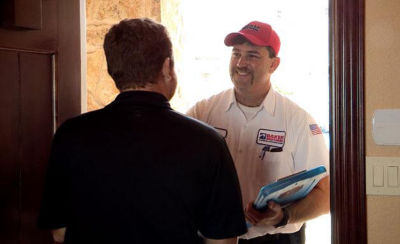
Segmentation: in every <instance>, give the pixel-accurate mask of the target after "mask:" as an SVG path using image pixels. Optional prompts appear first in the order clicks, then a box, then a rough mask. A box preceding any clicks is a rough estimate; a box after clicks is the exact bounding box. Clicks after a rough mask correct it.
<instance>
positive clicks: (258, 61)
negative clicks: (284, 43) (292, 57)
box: [230, 42, 279, 94]
mask: <svg viewBox="0 0 400 244" xmlns="http://www.w3.org/2000/svg"><path fill="white" fill-rule="evenodd" d="M278 65H279V58H277V57H274V58H271V57H270V55H269V51H268V49H267V48H266V47H260V46H254V45H252V44H250V43H248V42H244V43H242V44H237V45H234V46H233V48H232V56H231V61H230V76H231V80H232V82H233V84H234V86H235V91H236V92H237V93H246V94H258V93H260V92H264V93H266V92H268V90H269V87H270V77H271V74H272V73H273V72H274V71H275V69H276V68H277V67H278Z"/></svg>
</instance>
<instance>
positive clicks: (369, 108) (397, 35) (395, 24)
mask: <svg viewBox="0 0 400 244" xmlns="http://www.w3.org/2000/svg"><path fill="white" fill-rule="evenodd" d="M365 3H366V13H365V16H366V22H365V77H366V79H365V80H366V81H365V103H366V104H365V105H366V110H365V113H366V118H365V119H366V121H365V126H366V153H367V156H371V157H372V156H374V157H400V147H399V146H378V145H376V144H375V143H374V141H373V138H372V116H373V113H374V111H375V110H376V109H385V108H400V99H399V93H400V82H399V77H400V69H399V66H400V55H399V54H400V42H399V41H398V40H399V39H400V15H399V14H398V13H399V12H400V1H398V0H366V2H365ZM367 226H368V243H369V244H378V243H379V244H380V243H385V244H398V243H400V196H367Z"/></svg>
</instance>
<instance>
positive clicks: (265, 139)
mask: <svg viewBox="0 0 400 244" xmlns="http://www.w3.org/2000/svg"><path fill="white" fill-rule="evenodd" d="M285 136H286V132H285V131H276V130H267V129H259V130H258V135H257V144H261V145H268V146H272V147H281V148H282V147H283V145H284V144H285Z"/></svg>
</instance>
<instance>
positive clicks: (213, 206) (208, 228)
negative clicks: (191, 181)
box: [200, 138, 247, 239]
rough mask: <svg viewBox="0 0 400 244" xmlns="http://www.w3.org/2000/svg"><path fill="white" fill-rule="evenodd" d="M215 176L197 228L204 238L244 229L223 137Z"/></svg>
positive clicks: (238, 193)
mask: <svg viewBox="0 0 400 244" xmlns="http://www.w3.org/2000/svg"><path fill="white" fill-rule="evenodd" d="M215 160H216V161H215V165H216V169H215V176H214V182H213V186H212V190H211V197H210V198H209V199H210V201H209V202H208V203H207V206H206V211H205V213H206V214H205V216H204V218H203V223H202V225H201V229H200V232H201V233H202V234H203V235H204V236H205V237H207V238H211V239H223V238H230V237H235V236H239V235H242V234H244V233H246V232H247V227H246V222H245V217H244V212H243V205H242V196H241V191H240V185H239V180H238V177H237V173H236V169H235V166H234V164H233V161H232V158H231V155H230V154H229V150H228V147H227V146H226V143H225V141H224V140H223V139H222V138H221V140H220V152H219V153H218V154H217V157H215Z"/></svg>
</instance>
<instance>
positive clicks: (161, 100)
mask: <svg viewBox="0 0 400 244" xmlns="http://www.w3.org/2000/svg"><path fill="white" fill-rule="evenodd" d="M133 104H135V105H138V106H146V107H161V108H166V109H171V106H170V104H169V102H168V100H167V98H166V97H164V96H163V95H161V94H160V93H157V92H149V91H127V92H122V93H120V94H119V95H118V96H117V97H116V98H115V100H114V101H113V102H112V103H110V104H109V105H108V106H118V107H120V106H122V107H124V106H131V105H133Z"/></svg>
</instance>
